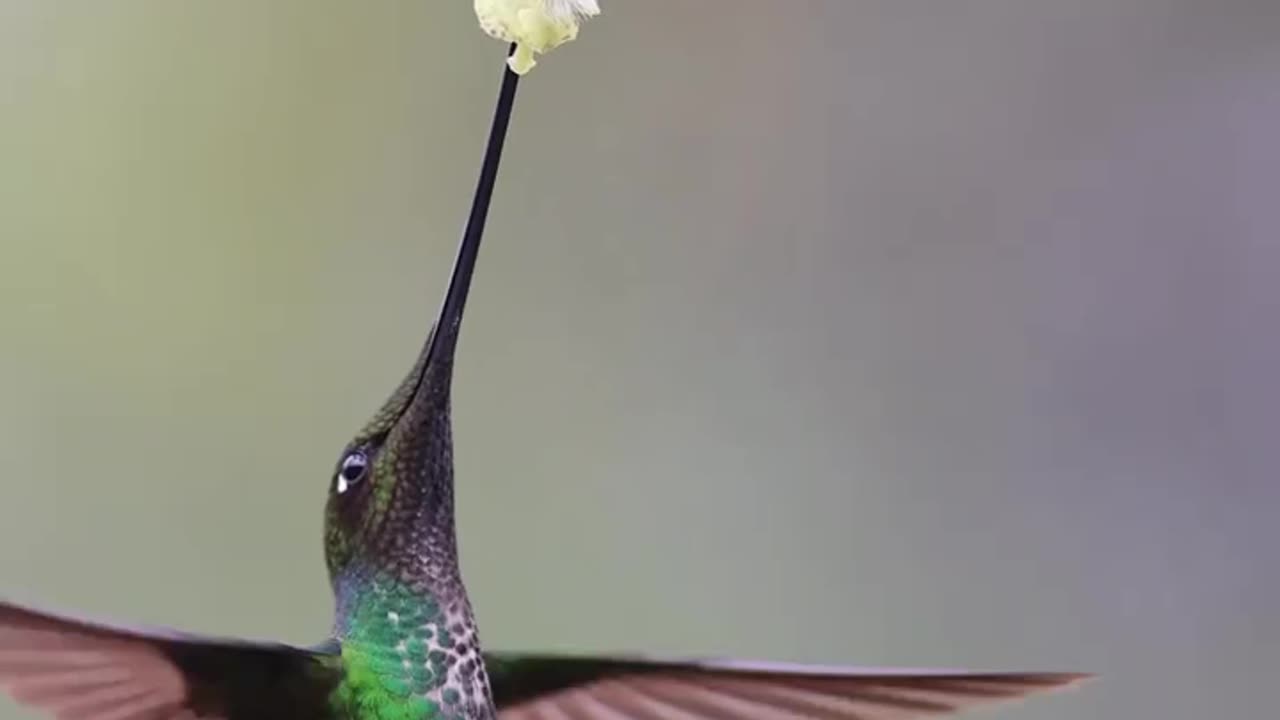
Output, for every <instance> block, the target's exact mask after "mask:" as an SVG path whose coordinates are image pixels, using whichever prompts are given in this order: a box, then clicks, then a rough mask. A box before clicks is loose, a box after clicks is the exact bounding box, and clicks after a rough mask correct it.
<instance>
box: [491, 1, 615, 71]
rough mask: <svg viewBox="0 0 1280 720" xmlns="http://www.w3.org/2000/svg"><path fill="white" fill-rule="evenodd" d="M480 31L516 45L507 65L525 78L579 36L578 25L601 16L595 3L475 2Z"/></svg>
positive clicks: (598, 6)
mask: <svg viewBox="0 0 1280 720" xmlns="http://www.w3.org/2000/svg"><path fill="white" fill-rule="evenodd" d="M474 2H475V11H476V19H477V20H479V21H480V29H482V30H484V32H485V33H486V34H488V35H489V36H490V37H494V38H497V39H498V40H503V41H505V42H510V43H515V45H516V49H515V52H514V53H512V54H511V57H509V58H507V66H508V67H510V68H511V71H512V72H514V73H516V74H517V75H524V74H525V73H527V72H529V71H530V70H532V69H533V67H534V66H535V65H537V64H538V61H537V59H536V58H535V55H537V54H546V53H548V52H550V51H552V50H554V49H555V48H557V47H559V46H561V45H563V44H565V43H567V42H571V41H572V40H574V39H575V38H577V37H578V24H579V22H580V21H581V20H582V19H584V18H588V17H594V16H596V15H599V14H600V5H599V3H598V2H597V1H596V0H474Z"/></svg>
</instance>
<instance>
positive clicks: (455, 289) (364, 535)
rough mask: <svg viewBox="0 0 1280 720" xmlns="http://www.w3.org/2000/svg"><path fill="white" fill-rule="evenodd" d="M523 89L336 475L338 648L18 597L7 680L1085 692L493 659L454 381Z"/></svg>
mask: <svg viewBox="0 0 1280 720" xmlns="http://www.w3.org/2000/svg"><path fill="white" fill-rule="evenodd" d="M517 80H518V76H516V75H515V74H514V73H513V72H512V71H511V70H510V69H507V70H505V71H504V76H503V82H502V88H501V92H500V93H499V96H498V105H497V109H496V112H495V116H494V121H493V126H492V128H491V131H490V135H489V142H488V145H487V147H486V151H485V155H484V161H483V164H482V167H481V173H480V180H479V183H478V185H477V188H476V194H475V198H474V200H473V204H472V209H471V215H470V218H469V219H468V222H467V226H466V230H465V232H464V234H463V237H462V241H461V244H460V247H459V250H458V255H457V259H456V261H455V264H454V268H453V275H452V277H451V279H450V283H449V287H448V290H447V292H446V294H445V299H444V303H443V306H442V307H441V309H440V313H439V317H438V318H437V319H436V321H435V323H434V325H433V327H432V330H431V332H430V334H429V335H428V338H427V341H426V344H425V346H424V347H423V349H422V351H421V354H420V355H419V357H418V359H417V362H416V363H415V364H414V366H413V369H412V370H411V371H410V372H409V375H408V377H407V378H405V380H404V381H403V382H402V383H401V385H400V387H399V388H398V389H397V390H396V391H395V393H394V394H392V396H391V398H390V399H389V400H387V402H386V403H385V404H384V405H383V407H382V408H381V409H380V410H379V411H378V413H377V414H376V415H375V416H374V417H373V419H372V420H371V421H370V422H369V423H368V425H366V426H365V428H364V429H363V430H361V431H360V432H359V434H357V435H356V437H355V438H354V439H353V440H352V441H351V442H350V443H348V444H347V446H346V447H345V448H344V449H343V451H342V453H341V455H340V456H339V459H338V461H337V464H336V466H335V467H334V471H333V474H332V476H331V478H330V482H329V496H328V502H327V505H326V508H325V557H326V560H327V564H328V570H329V577H330V581H331V585H332V588H333V593H334V599H335V617H334V624H333V632H332V637H331V638H330V639H329V640H327V641H326V642H324V643H321V644H319V645H316V646H314V647H306V648H304V647H294V646H289V645H283V644H278V643H266V642H252V641H246V640H236V639H226V638H216V637H207V636H198V635H191V634H185V633H179V632H175V631H169V630H143V629H137V628H128V627H122V626H117V625H109V624H106V623H99V622H94V621H89V620H85V619H79V618H75V617H71V616H66V615H59V614H54V613H50V612H46V611H42V610H36V609H33V608H29V607H25V606H21V605H18V604H14V603H9V602H4V601H0V684H2V685H4V686H5V687H6V688H7V689H8V691H9V692H10V694H12V696H13V697H14V698H16V699H17V700H18V701H20V702H22V703H24V704H27V705H29V706H32V707H35V708H37V709H41V710H44V711H47V712H50V713H52V714H53V715H55V716H56V717H58V718H62V719H63V720H172V719H176V718H184V719H190V718H221V719H224V720H259V719H261V720H281V719H283V718H302V719H307V720H435V719H445V718H448V719H456V720H480V719H484V718H495V717H496V718H502V720H516V719H517V718H531V719H532V718H547V719H548V720H551V719H569V718H573V719H577V718H601V719H606V718H607V719H610V720H618V719H634V720H648V719H652V718H685V719H698V718H848V719H850V720H854V719H857V720H884V719H886V718H911V717H920V716H927V715H937V714H946V713H949V712H952V711H956V710H959V709H962V708H965V707H969V706H972V705H976V704H979V703H982V702H987V701H992V700H998V699H1007V698H1014V697H1019V696H1023V695H1027V694H1029V693H1031V692H1034V691H1038V690H1044V689H1048V688H1054V687H1060V686H1065V685H1069V684H1072V683H1074V682H1075V681H1077V680H1080V679H1082V678H1084V677H1086V676H1085V675H1081V674H1075V673H1027V672H1016V673H972V672H964V671H951V670H917V669H905V670H894V669H889V668H859V667H817V666H803V665H785V664H777V663H753V662H742V661H733V660H677V659H660V658H651V657H644V656H588V655H582V656H566V655H550V654H546V655H540V654H513V653H503V652H482V651H481V649H480V642H479V638H478V635H477V633H476V622H475V618H474V617H473V615H472V611H471V604H470V602H469V601H468V599H467V592H466V589H465V588H464V587H463V582H462V575H461V572H460V569H459V567H458V555H457V546H456V540H455V535H454V513H453V446H452V440H451V428H450V420H449V407H450V385H451V376H452V369H453V359H454V348H455V347H456V345H457V341H458V330H459V325H460V322H461V319H462V312H463V307H464V305H465V303H466V298H467V290H468V287H469V285H470V281H471V275H472V270H473V269H474V266H475V260H476V252H477V250H478V248H479V244H480V238H481V235H482V233H483V229H484V221H485V217H486V214H487V211H488V206H489V199H490V197H491V195H492V191H493V185H494V180H495V178H496V175H497V169H498V160H499V157H500V156H501V152H502V145H503V142H504V139H505V136H506V129H507V124H508V121H509V118H510V114H511V108H512V104H513V102H514V100H515V91H516V84H517Z"/></svg>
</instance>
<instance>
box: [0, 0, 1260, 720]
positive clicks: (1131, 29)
mask: <svg viewBox="0 0 1280 720" xmlns="http://www.w3.org/2000/svg"><path fill="white" fill-rule="evenodd" d="M603 4H604V5H605V13H604V15H603V16H602V17H601V18H600V19H599V20H598V21H595V22H593V23H591V24H590V25H589V26H588V27H587V28H586V29H585V31H584V32H583V34H582V37H581V39H580V40H579V41H578V42H576V43H574V44H572V45H569V46H567V47H565V48H564V49H562V50H559V51H557V52H556V53H553V54H552V55H550V56H548V57H547V58H545V59H544V60H543V62H542V64H541V66H540V67H539V69H538V70H537V71H535V72H534V73H533V74H532V75H530V76H529V77H528V79H527V81H526V82H525V83H524V84H523V86H522V89H521V96H520V100H519V103H518V106H517V109H516V117H515V121H514V125H513V129H512V133H511V136H510V141H509V144H508V151H507V155H506V159H505V164H504V166H503V169H502V175H501V180H500V183H499V187H498V191H497V196H496V199H495V206H494V210H493V216H492V218H491V223H490V228H489V234H488V241H487V244H486V246H485V248H484V251H483V253H482V258H481V261H480V269H479V274H478V277H477V281H476V284H475V287H474V294H473V296H472V301H471V303H470V305H469V317H468V323H467V326H466V330H465V332H464V334H463V341H462V344H461V348H460V357H459V363H460V368H459V371H458V377H457V386H456V391H455V405H456V428H455V433H456V441H457V465H458V473H459V482H460V485H459V488H458V495H459V518H458V523H459V529H460V533H461V544H462V554H463V563H464V568H465V574H466V578H467V581H468V584H469V586H470V589H471V593H472V596H473V599H474V602H475V605H476V607H477V611H478V613H479V616H480V620H481V624H482V634H483V637H484V640H485V641H486V643H487V644H488V645H489V646H490V647H494V648H498V647H502V648H525V649H534V648H543V649H556V650H575V651H586V650H610V649H636V650H644V651H650V652H662V653H676V654H685V653H692V654H736V655H744V656H751V657H767V658H773V659H782V660H797V661H817V662H856V663H867V664H876V663H878V664H894V665H908V664H922V665H961V666H975V667H981V668H1010V669H1012V668H1033V669H1084V670H1093V671H1097V672H1100V673H1102V674H1103V675H1104V678H1103V679H1102V680H1101V681H1099V682H1096V683H1094V684H1092V685H1089V686H1086V687H1085V688H1083V689H1081V690H1080V691H1078V692H1072V693H1067V694H1063V695H1058V696H1049V697H1046V698H1041V699H1036V700H1034V701H1032V702H1029V703H1027V704H1025V705H1021V706H1017V707H1011V708H998V709H994V710H991V711H985V712H978V713H973V714H972V715H971V717H975V718H984V717H985V718H1026V719H1027V720H1051V719H1054V718H1061V719H1065V718H1161V719H1162V720H1182V719H1187V720H1190V719H1192V718H1197V719H1199V718H1206V717H1238V718H1261V717H1270V716H1271V715H1272V714H1273V713H1274V709H1273V708H1268V707H1267V706H1265V705H1264V704H1263V698H1264V693H1265V695H1266V696H1267V698H1268V701H1269V700H1270V695H1271V693H1270V692H1265V691H1267V690H1269V689H1270V688H1269V687H1267V686H1268V685H1269V684H1270V683H1273V682H1274V681H1275V679H1276V677H1277V675H1278V673H1280V572H1277V565H1276V561H1275V557H1274V554H1275V553H1274V548H1275V547H1276V544H1277V542H1278V541H1280V524H1278V523H1277V517H1280V486H1278V483H1277V480H1276V478H1275V468H1276V467H1278V466H1280V444H1277V443H1275V442H1274V440H1275V437H1274V436H1275V428H1276V427H1277V424H1278V423H1280V390H1278V387H1280V386H1278V385H1277V383H1276V382H1275V381H1274V372H1275V368H1276V367H1277V366H1278V365H1280V336H1278V335H1277V331H1276V317H1277V312H1280V287H1277V284H1276V282H1275V278H1276V272H1277V271H1276V268H1277V262H1280V239H1278V238H1280V209H1278V208H1280V203H1277V202H1276V192H1277V187H1280V170H1278V169H1277V168H1280V141H1277V139H1276V133H1277V128H1280V84H1278V83H1277V82H1276V77H1277V73H1278V72H1280V5H1277V3H1275V2H1274V1H1273V0H1217V2H1214V3H1205V2H1191V1H1189V0H1188V1H1177V0H1163V1H1161V0H1081V1H1080V2H1070V3H1068V2H1059V1H1056V0H970V1H968V2H948V3H941V2H924V1H921V0H892V1H891V0H868V1H864V2H851V1H849V0H821V1H820V0H805V1H803V2H801V1H799V0H792V1H791V2H769V3H747V4H742V3H735V2H731V1H730V0H715V1H714V2H713V1H711V0H707V1H704V2H696V3H691V2H677V1H676V0H647V1H646V2H630V3H626V2H608V1H607V0H606V2H605V3H603ZM502 54H503V48H502V46H501V44H499V43H497V42H496V41H492V40H489V39H488V38H486V37H485V36H484V35H482V34H481V33H480V32H479V30H478V29H477V28H476V27H475V25H474V21H473V18H472V16H471V9H470V3H463V2H456V1H455V2H434V1H424V0H379V1H378V2H360V3H354V2H339V1H338V0H273V1H272V2H261V1H260V0H219V2H194V1H193V2H172V1H171V0H116V1H114V2H89V1H81V2H59V3H52V2H20V1H18V0H9V1H8V2H3V3H0V203H2V205H0V338H3V339H2V340H0V453H2V456H3V458H4V460H3V465H4V468H5V475H6V478H5V481H4V488H5V493H4V498H3V500H2V501H0V594H2V595H5V596H9V597H15V598H18V599H22V600H25V601H30V602H40V603H47V604H51V605H53V606H55V607H59V608H63V609H74V610H78V611H83V612H86V613H91V614H95V615H100V616H106V617H111V618H115V619H119V620H125V621H143V622H147V623H151V624H173V625H179V626H182V627H185V628H189V629H193V630H198V631H206V632H217V633H226V634H238V635H248V636H256V637H278V638H283V639H285V640H289V641H295V642H310V641H313V640H315V639H318V638H319V637H320V636H322V635H323V634H324V633H325V632H326V631H327V629H328V627H329V618H330V611H331V606H330V599H329V594H328V586H327V581H326V577H325V574H324V567H323V561H322V553H321V542H320V528H321V506H322V503H323V501H324V496H325V491H326V487H327V483H328V482H329V479H330V478H329V473H330V471H331V469H332V465H333V463H334V462H335V461H336V459H337V454H338V452H339V451H340V449H341V448H342V446H343V444H344V443H345V442H346V441H347V439H348V438H349V436H350V435H351V434H352V433H353V432H354V431H355V430H356V429H357V428H358V427H359V426H360V424H361V423H363V421H364V420H365V419H366V417H367V416H368V415H369V413H371V412H372V411H373V410H374V409H375V408H376V407H377V405H378V404H379V403H380V402H381V401H382V399H383V397H384V396H385V394H387V393H388V392H389V391H390V390H391V388H392V387H393V386H394V384H395V383H396V381H398V380H399V378H400V377H401V375H402V373H403V372H404V371H405V370H406V369H407V367H408V365H409V364H410V362H411V361H412V358H413V355H414V353H415V351H416V350H417V347H418V345H419V343H420V342H421V340H422V338H423V335H424V332H425V330H426V326H427V323H428V321H429V319H430V317H431V314H432V313H434V312H435V308H436V303H437V301H438V299H439V297H440V294H441V293H442V292H443V289H444V282H445V280H446V277H447V275H448V272H449V267H450V264H451V262H452V258H453V252H454V244H455V242H456V239H457V236H458V233H459V230H460V229H461V226H462V222H463V219H464V215H465V210H466V204H467V202H468V199H469V196H470V193H471V190H472V187H473V184H474V179H475V173H476V170H477V164H478V159H479V155H480V151H481V146H482V143H483V140H484V136H485V134H486V132H487V126H488V121H489V117H490V113H491V110H492V101H493V98H494V96H495V94H496V91H497V84H498V80H499V75H500V71H501V62H502ZM0 703H2V704H0V717H3V718H18V717H28V716H27V715H24V714H21V713H19V711H17V710H16V709H15V708H14V706H12V705H11V704H9V703H8V701H7V700H0Z"/></svg>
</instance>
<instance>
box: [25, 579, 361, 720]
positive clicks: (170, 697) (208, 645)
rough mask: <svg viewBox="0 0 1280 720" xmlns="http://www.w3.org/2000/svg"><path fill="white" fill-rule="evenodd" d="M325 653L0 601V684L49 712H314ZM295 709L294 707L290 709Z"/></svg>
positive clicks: (71, 717) (110, 715)
mask: <svg viewBox="0 0 1280 720" xmlns="http://www.w3.org/2000/svg"><path fill="white" fill-rule="evenodd" d="M327 660H328V658H327V656H326V655H325V654H324V653H319V652H316V651H311V650H304V649H301V648H294V647H291V646H287V645H280V644H274V643H258V642H252V641H245V640H235V639H230V638H214V637H204V636H199V635H191V634H186V633H180V632H177V631H173V630H165V629H159V628H155V629H145V630H144V629H134V628H128V627H125V626H120V625H112V624H108V623H103V622H97V621H92V620H87V619H81V618H75V617H72V616H69V615H61V614H57V613H50V612H45V611H40V610H35V609H32V608H28V607H23V606H19V605H16V604H13V603H9V602H5V601H3V600H0V687H2V688H4V689H5V690H7V691H8V693H9V694H10V695H11V696H12V697H13V698H14V699H15V700H17V701H18V702H19V703H22V704H24V705H27V706H29V707H31V708H33V709H37V710H42V711H44V712H46V713H49V714H51V715H52V716H54V717H55V718H58V720H201V719H215V718H217V719H222V718H225V719H226V720H241V718H245V719H246V720H256V718H259V717H264V718H265V717H270V716H271V715H270V713H272V712H276V711H279V710H282V709H284V708H286V707H287V708H289V710H290V711H291V712H290V713H289V715H290V716H293V717H311V716H314V717H319V716H320V715H319V706H318V703H320V702H322V701H323V699H324V697H325V695H327V688H329V687H331V686H332V683H334V682H336V680H337V674H336V673H337V672H338V671H337V670H336V669H335V668H336V665H335V664H334V663H333V662H329V661H327ZM298 710H300V711H301V712H300V713H298V714H294V712H292V711H298Z"/></svg>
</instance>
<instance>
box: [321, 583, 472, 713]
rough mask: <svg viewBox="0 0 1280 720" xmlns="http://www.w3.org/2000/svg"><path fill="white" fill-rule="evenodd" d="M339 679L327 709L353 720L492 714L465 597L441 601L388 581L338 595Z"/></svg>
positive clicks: (360, 585) (350, 588) (353, 587)
mask: <svg viewBox="0 0 1280 720" xmlns="http://www.w3.org/2000/svg"><path fill="white" fill-rule="evenodd" d="M339 605H340V607H339V618H341V620H340V626H339V627H338V628H337V630H338V634H339V637H340V639H341V641H342V661H343V666H344V668H345V670H346V673H345V678H344V680H343V681H342V683H341V684H340V685H339V686H338V687H337V689H336V690H335V691H334V693H333V696H332V698H331V702H332V704H333V706H334V710H335V712H336V714H337V715H338V716H339V717H346V718H353V719H357V720H426V719H430V720H437V719H438V720H472V719H474V718H483V717H487V716H489V715H490V713H491V712H492V710H491V707H492V706H491V704H490V703H491V699H490V690H489V682H488V678H487V676H486V674H485V671H484V666H483V663H482V662H481V660H480V651H479V642H478V639H477V637H476V632H475V624H474V622H473V621H472V618H471V609H470V607H469V605H468V603H467V601H466V599H465V597H464V596H459V597H457V598H456V599H454V600H452V601H441V600H440V599H438V598H435V597H432V596H431V595H430V594H427V593H424V592H422V591H420V590H416V589H412V588H410V587H409V586H408V585H407V584H406V583H404V582H403V581H400V580H397V579H395V578H391V577H387V576H376V577H371V578H362V579H361V581H360V582H359V583H358V584H356V585H355V586H351V587H346V588H341V589H340V594H339Z"/></svg>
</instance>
